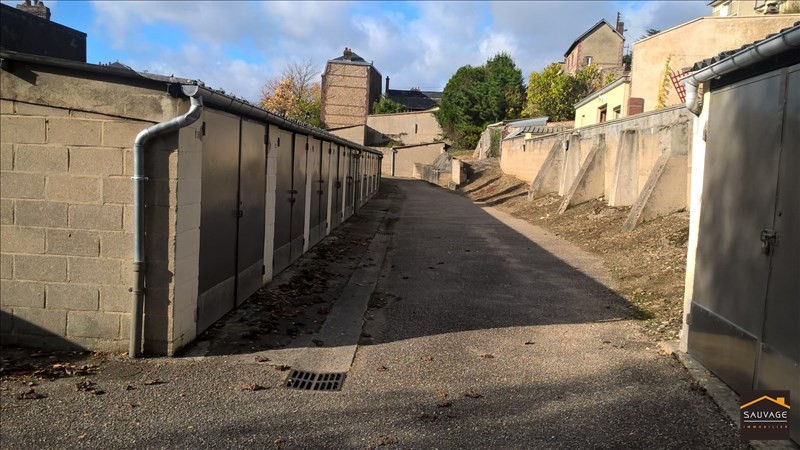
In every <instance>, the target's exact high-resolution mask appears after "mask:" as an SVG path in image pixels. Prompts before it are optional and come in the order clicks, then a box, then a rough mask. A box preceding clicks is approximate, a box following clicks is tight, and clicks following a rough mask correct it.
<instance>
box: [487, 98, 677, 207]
mask: <svg viewBox="0 0 800 450" xmlns="http://www.w3.org/2000/svg"><path fill="white" fill-rule="evenodd" d="M688 114H689V113H688V111H686V109H685V108H683V107H681V106H677V107H672V108H666V109H663V110H660V111H654V112H650V113H644V114H639V115H636V116H631V117H626V118H624V119H620V120H615V121H611V122H606V123H603V124H597V125H592V126H588V127H582V128H577V129H575V130H572V131H570V132H563V133H558V134H553V135H547V136H542V137H537V138H533V139H525V138H524V137H523V136H520V137H517V138H513V139H506V140H504V141H503V143H502V149H503V151H502V154H501V159H500V167H501V169H502V170H503V171H504V172H505V173H508V174H511V175H514V176H516V177H518V178H520V179H521V180H523V181H527V182H531V196H530V197H531V198H532V199H533V198H538V197H541V196H542V195H545V194H548V193H557V194H558V195H561V196H566V195H568V193H570V192H571V191H574V189H573V188H575V187H576V185H575V184H576V183H584V184H585V183H587V182H589V183H591V184H592V185H596V186H602V190H600V191H598V195H602V196H604V197H605V199H606V201H607V202H608V204H609V205H611V206H636V207H637V208H639V210H640V211H645V214H644V215H642V214H639V215H637V217H638V218H637V219H636V220H635V221H634V222H635V223H638V222H639V221H640V220H646V219H648V218H652V217H655V216H657V215H659V214H661V213H664V212H667V211H668V210H674V209H676V208H677V209H680V208H681V207H689V204H690V202H689V197H690V191H691V180H690V179H689V178H688V173H690V172H689V167H688V166H689V165H690V164H691V143H690V140H691V139H690V138H691V135H692V130H691V127H692V123H691V121H690V120H689V117H688ZM599 140H602V141H603V143H604V145H603V157H602V167H601V168H597V167H594V166H596V164H595V163H593V167H592V170H588V167H586V166H585V163H586V158H587V156H588V155H590V154H591V150H592V149H593V148H596V146H597V143H598V141H599ZM679 166H680V167H679ZM665 167H667V168H669V170H667V171H664V170H665ZM582 168H584V169H587V170H582ZM554 171H555V172H557V173H551V172H554ZM654 171H658V174H655V175H654ZM664 174H667V176H664ZM586 176H591V177H592V178H593V180H586V179H583V178H584V177H586ZM596 177H600V178H601V180H594V178H596ZM556 179H557V180H558V183H555V182H554V180H556ZM664 189H667V190H669V191H670V192H661V191H662V190H664ZM596 190H597V189H593V192H594V191H596ZM644 191H648V192H647V195H646V196H644V197H643V196H642V195H643V192H644ZM676 195H677V196H679V197H680V198H677V197H676ZM665 198H668V199H669V201H662V200H664V199H665ZM637 203H638V204H637ZM569 204H574V203H573V202H572V201H571V200H570V202H569ZM676 205H677V206H676Z"/></svg>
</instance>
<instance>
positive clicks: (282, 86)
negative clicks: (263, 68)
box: [259, 61, 324, 128]
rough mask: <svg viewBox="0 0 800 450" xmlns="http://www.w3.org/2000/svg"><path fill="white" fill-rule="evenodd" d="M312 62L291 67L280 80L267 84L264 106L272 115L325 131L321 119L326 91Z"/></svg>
mask: <svg viewBox="0 0 800 450" xmlns="http://www.w3.org/2000/svg"><path fill="white" fill-rule="evenodd" d="M318 75H319V71H318V70H316V68H315V67H314V64H313V63H312V62H311V61H306V62H303V63H296V62H295V63H291V64H289V65H288V66H286V68H285V69H284V70H283V72H282V73H281V75H280V76H278V77H274V78H271V79H269V80H267V83H266V84H265V85H264V87H263V88H262V90H261V101H260V102H259V103H260V105H261V106H262V107H263V108H265V109H268V110H270V111H273V112H276V113H279V114H282V115H284V116H286V117H291V118H292V119H297V120H301V121H303V122H305V123H307V124H309V125H313V126H315V127H319V128H324V124H323V123H322V120H321V119H320V112H321V108H320V102H321V99H322V89H321V86H320V82H319V81H316V82H315V81H314V78H316V77H317V76H318Z"/></svg>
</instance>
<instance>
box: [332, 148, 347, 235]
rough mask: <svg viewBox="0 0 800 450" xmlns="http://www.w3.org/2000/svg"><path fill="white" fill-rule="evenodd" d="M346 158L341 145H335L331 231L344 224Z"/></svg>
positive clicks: (333, 154)
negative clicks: (343, 204) (343, 203)
mask: <svg viewBox="0 0 800 450" xmlns="http://www.w3.org/2000/svg"><path fill="white" fill-rule="evenodd" d="M343 178H344V156H343V150H342V147H341V146H340V145H334V146H333V151H332V153H331V179H332V180H333V182H332V184H331V219H330V220H331V230H333V229H334V228H336V227H338V226H339V224H340V223H342V208H343V206H342V199H343V198H344V180H343Z"/></svg>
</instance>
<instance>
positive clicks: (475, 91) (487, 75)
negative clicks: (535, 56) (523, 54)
mask: <svg viewBox="0 0 800 450" xmlns="http://www.w3.org/2000/svg"><path fill="white" fill-rule="evenodd" d="M522 81H523V79H522V72H521V71H520V70H519V69H518V68H517V67H516V65H515V64H514V61H513V59H512V58H511V56H509V55H508V54H507V53H498V54H497V55H495V56H494V57H492V58H490V59H489V60H488V61H487V62H486V64H484V65H482V66H478V67H472V66H463V67H461V68H459V69H458V70H457V71H456V73H455V74H454V75H453V76H452V77H451V78H450V80H449V81H448V82H447V85H446V86H445V88H444V91H443V92H442V103H441V106H440V110H439V114H438V115H437V118H438V119H439V124H440V125H441V126H442V130H444V134H445V137H446V138H447V139H449V140H450V141H451V142H452V143H453V145H454V146H455V147H456V148H474V147H475V145H476V144H477V143H478V139H479V138H480V134H481V132H482V131H483V129H484V128H486V125H487V124H489V123H492V122H497V121H500V120H504V119H506V118H509V117H519V115H520V114H521V112H522V107H523V102H524V100H525V97H524V92H525V88H524V87H523V84H522Z"/></svg>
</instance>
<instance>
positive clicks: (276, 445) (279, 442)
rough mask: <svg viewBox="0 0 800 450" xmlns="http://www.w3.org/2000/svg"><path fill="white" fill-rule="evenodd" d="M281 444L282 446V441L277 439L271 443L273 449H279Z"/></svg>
mask: <svg viewBox="0 0 800 450" xmlns="http://www.w3.org/2000/svg"><path fill="white" fill-rule="evenodd" d="M281 444H283V439H281V438H278V439H275V440H274V441H272V445H274V446H275V447H280V446H281Z"/></svg>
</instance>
